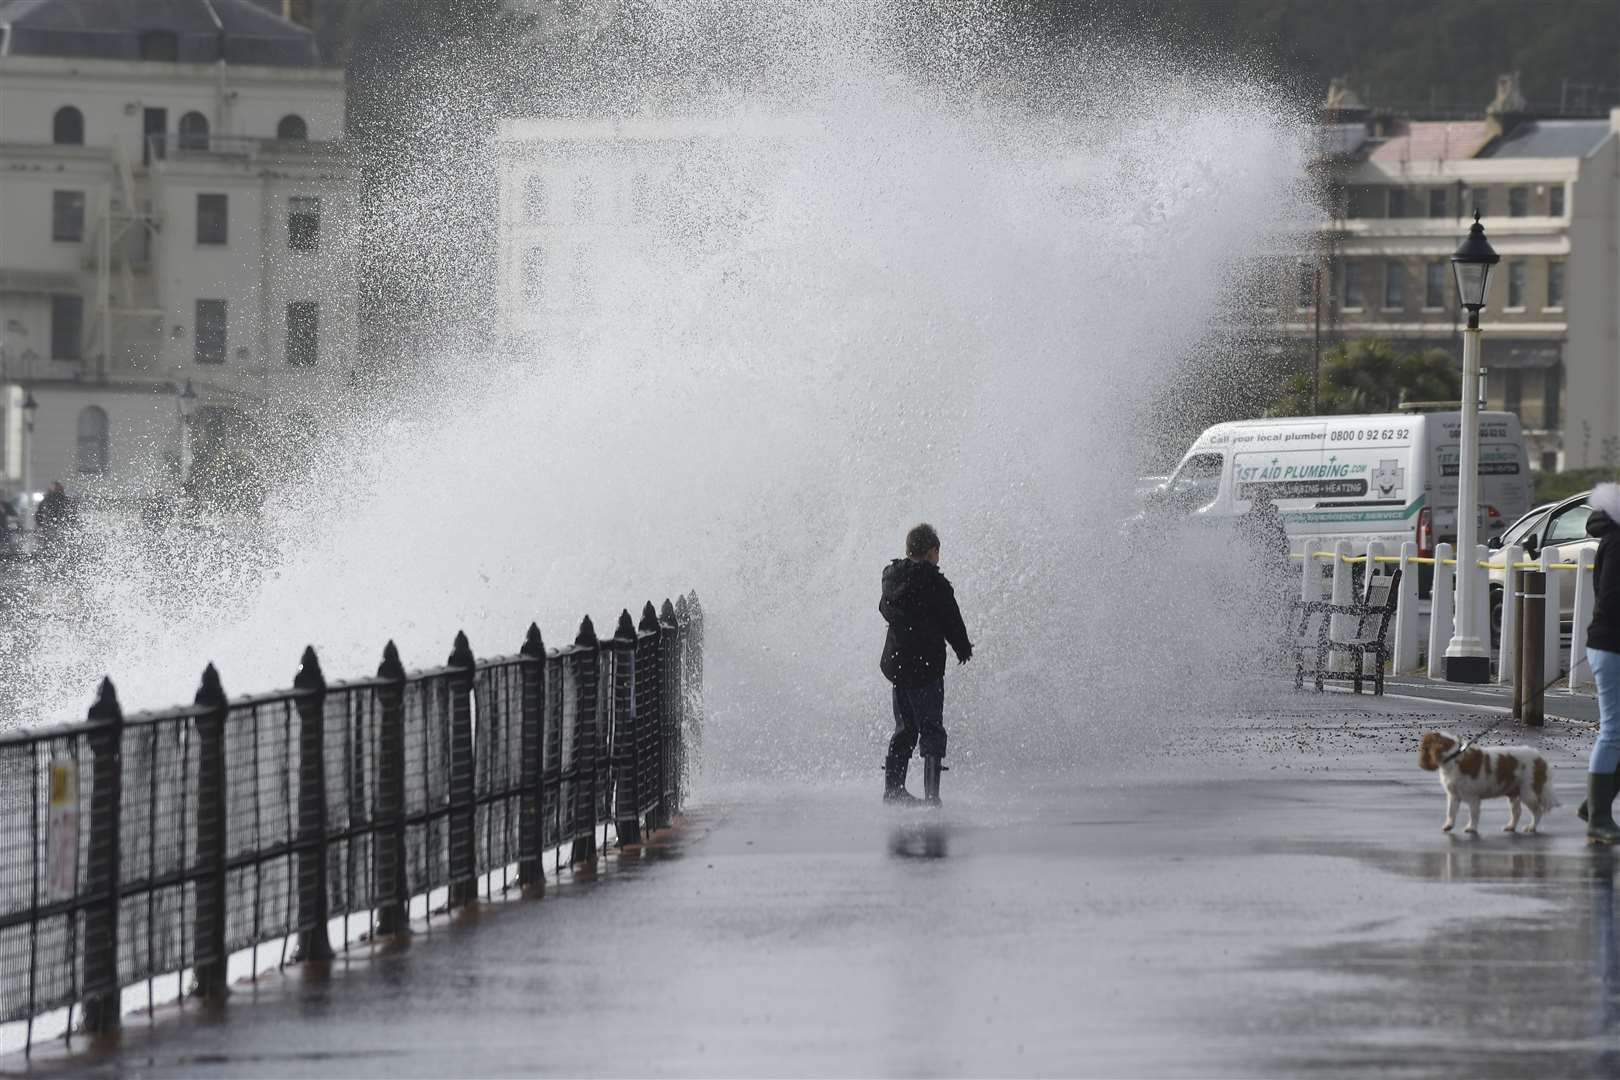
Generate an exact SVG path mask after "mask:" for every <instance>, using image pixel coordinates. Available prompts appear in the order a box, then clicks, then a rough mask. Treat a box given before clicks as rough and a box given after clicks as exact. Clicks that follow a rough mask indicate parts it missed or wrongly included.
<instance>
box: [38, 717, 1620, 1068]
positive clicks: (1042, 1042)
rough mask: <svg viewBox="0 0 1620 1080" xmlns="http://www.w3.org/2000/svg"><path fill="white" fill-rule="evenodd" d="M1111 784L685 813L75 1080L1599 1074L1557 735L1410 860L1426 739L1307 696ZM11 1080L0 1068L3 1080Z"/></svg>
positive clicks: (1594, 887)
mask: <svg viewBox="0 0 1620 1080" xmlns="http://www.w3.org/2000/svg"><path fill="white" fill-rule="evenodd" d="M1278 701H1279V703H1280V704H1279V707H1278V708H1276V709H1271V710H1268V711H1265V712H1264V713H1263V714H1259V715H1255V716H1250V717H1240V718H1239V719H1237V720H1234V721H1231V722H1229V723H1222V724H1219V725H1212V726H1211V727H1209V728H1207V729H1203V730H1200V731H1198V732H1196V733H1189V736H1188V738H1187V739H1186V740H1185V741H1183V742H1182V744H1181V745H1178V746H1177V747H1175V748H1173V749H1170V748H1166V749H1164V750H1162V751H1161V752H1160V753H1158V754H1157V755H1155V756H1152V757H1150V758H1147V759H1145V760H1141V761H1139V762H1137V763H1135V764H1134V765H1132V764H1128V763H1127V764H1119V763H1115V764H1112V765H1110V766H1109V767H1107V768H1098V769H1095V770H1094V771H1092V772H1091V773H1089V774H1087V773H1077V774H1074V775H1069V776H1063V777H1057V776H1053V777H1049V778H1047V779H1044V780H1042V781H1040V782H1033V783H1030V782H1026V783H1022V784H1020V785H1018V786H1009V785H1007V784H1005V783H1002V782H999V781H995V782H993V781H991V780H989V779H987V778H976V777H974V776H972V775H971V771H970V770H968V769H966V768H958V769H956V770H954V771H953V772H952V773H950V774H947V777H946V781H947V783H946V789H945V792H946V795H947V797H948V799H949V805H948V806H947V807H946V808H945V809H944V810H943V811H938V812H924V811H891V810H885V809H883V808H881V807H879V806H878V805H876V802H875V799H876V795H877V790H876V789H877V783H876V774H875V773H874V782H873V783H872V784H869V785H864V786H861V787H835V788H824V789H811V788H803V789H797V790H792V789H790V790H786V791H784V790H781V789H769V790H765V789H761V790H748V789H743V788H729V789H721V790H717V791H710V792H708V793H706V798H705V799H704V800H703V802H702V804H701V805H700V806H698V807H697V808H696V809H695V811H694V813H693V814H692V815H691V817H690V819H689V821H688V822H687V824H686V826H685V828H684V830H682V831H681V832H680V833H679V835H676V836H673V837H670V838H667V839H665V840H663V841H662V842H660V843H659V844H657V845H655V846H653V847H651V848H649V849H648V850H646V851H643V852H632V853H627V854H625V855H624V856H621V857H619V858H617V859H615V860H611V861H610V864H609V865H608V866H606V867H604V869H603V871H602V873H601V874H600V876H599V879H598V880H595V881H590V882H587V881H576V882H573V883H565V884H564V885H563V886H562V887H560V888H554V889H552V890H551V891H550V893H549V894H548V895H547V896H546V898H545V899H544V900H541V901H539V902H532V903H513V904H497V905H492V906H489V907H486V908H485V909H483V911H482V912H481V913H480V914H478V915H476V916H473V917H464V918H461V919H459V920H457V921H455V922H450V923H440V924H438V925H437V926H436V927H435V928H434V929H433V931H432V932H431V934H418V935H417V936H416V937H415V938H414V940H412V941H411V943H410V944H409V945H408V946H407V947H404V948H400V949H396V950H393V951H391V952H386V953H379V954H377V955H375V956H369V957H368V956H366V955H364V954H360V955H357V956H355V957H354V959H352V960H351V961H349V962H347V963H345V962H344V961H342V960H340V961H339V962H338V963H337V964H336V965H335V966H334V969H333V972H332V973H331V975H330V977H329V978H328V979H325V980H315V979H309V978H306V977H305V975H303V974H301V973H300V972H299V971H298V969H296V968H292V969H289V971H288V973H287V974H286V975H284V976H271V977H269V978H266V979H262V980H261V981H260V983H259V984H258V986H257V987H253V986H239V987H238V988H237V990H236V993H235V995H234V997H233V1000H232V1001H231V1003H230V1004H229V1006H228V1007H227V1008H226V1009H225V1010H223V1011H222V1012H220V1013H219V1014H217V1015H216V1016H214V1017H208V1016H205V1015H201V1014H200V1011H199V1010H198V1009H197V1008H196V1007H195V1006H191V1007H188V1010H187V1011H188V1015H187V1016H185V1017H181V1018H178V1019H166V1020H162V1021H160V1022H158V1023H156V1024H149V1023H148V1022H147V1020H146V1019H145V1018H142V1017H130V1018H128V1019H127V1025H128V1031H127V1034H126V1035H125V1037H124V1042H123V1046H122V1049H121V1050H120V1051H119V1052H117V1053H115V1054H113V1055H111V1056H104V1057H100V1058H87V1057H78V1058H73V1059H69V1060H63V1059H62V1058H61V1057H60V1055H56V1056H55V1057H54V1060H53V1061H45V1062H41V1063H40V1064H38V1065H36V1071H37V1072H41V1073H44V1074H47V1075H49V1074H61V1073H63V1072H65V1071H68V1070H71V1071H72V1072H73V1073H75V1074H78V1075H84V1074H87V1073H88V1074H90V1075H97V1076H193V1077H246V1076H337V1075H343V1076H357V1077H359V1076H365V1077H369V1076H387V1077H414V1076H446V1075H455V1076H498V1075H500V1076H504V1075H539V1074H544V1075H562V1076H580V1075H612V1076H625V1075H631V1076H635V1075H677V1076H777V1075H782V1076H846V1075H848V1076H854V1075H905V1076H912V1075H935V1074H938V1075H995V1076H1002V1075H1078V1076H1092V1075H1095V1076H1225V1075H1242V1076H1253V1075H1275V1076H1301V1075H1305V1076H1309V1075H1334V1076H1339V1075H1378V1076H1526V1075H1536V1076H1572V1075H1583V1076H1590V1075H1610V1074H1615V1073H1620V957H1617V938H1616V918H1617V912H1616V901H1615V887H1614V882H1615V873H1616V861H1615V859H1613V858H1612V857H1609V856H1606V855H1597V854H1593V853H1590V852H1589V851H1588V850H1587V849H1586V848H1585V847H1584V843H1583V834H1582V832H1581V830H1580V827H1579V822H1577V821H1576V819H1575V818H1574V815H1573V807H1574V804H1575V803H1576V802H1578V801H1579V799H1580V797H1581V792H1580V791H1579V790H1578V785H1579V784H1580V783H1581V781H1582V779H1583V769H1584V766H1583V765H1582V764H1581V757H1580V754H1581V751H1582V749H1583V748H1584V746H1585V744H1586V740H1587V739H1588V738H1589V735H1588V733H1587V732H1586V731H1585V730H1584V729H1583V728H1577V727H1573V726H1570V725H1562V724H1552V725H1549V727H1548V728H1546V729H1545V734H1538V735H1535V736H1531V737H1529V738H1527V739H1522V740H1521V737H1520V735H1519V733H1517V732H1513V731H1509V732H1504V733H1500V737H1499V738H1498V737H1493V739H1492V740H1490V741H1495V742H1517V741H1531V742H1538V743H1540V745H1541V746H1542V747H1543V750H1544V752H1545V753H1546V754H1547V755H1548V757H1549V758H1550V759H1551V760H1552V761H1553V763H1554V766H1555V769H1556V776H1557V782H1558V786H1559V791H1560V794H1561V796H1562V798H1563V799H1564V801H1565V803H1566V804H1567V805H1566V806H1565V807H1563V808H1561V809H1560V810H1557V811H1555V812H1554V814H1553V815H1552V817H1551V819H1550V822H1549V825H1548V828H1547V831H1546V833H1545V834H1544V835H1541V836H1534V837H1531V836H1509V835H1504V834H1502V833H1500V832H1498V831H1497V830H1498V829H1500V827H1501V825H1502V824H1503V823H1504V822H1505V820H1506V804H1505V803H1504V802H1501V801H1498V802H1495V803H1487V804H1486V810H1485V826H1486V828H1485V831H1484V832H1483V833H1482V834H1481V835H1480V836H1479V837H1477V838H1476V837H1468V836H1461V835H1458V836H1446V835H1442V834H1441V833H1440V831H1439V824H1440V820H1441V817H1442V811H1443V800H1442V797H1441V794H1440V791H1439V786H1438V783H1437V782H1436V780H1435V778H1434V777H1433V776H1432V775H1431V774H1427V773H1422V772H1420V771H1419V770H1418V769H1417V767H1416V762H1415V746H1416V741H1417V737H1418V735H1419V734H1420V733H1421V732H1422V731H1423V730H1424V729H1425V728H1426V727H1429V726H1448V727H1451V728H1453V729H1454V730H1463V731H1466V730H1472V728H1473V725H1474V724H1476V723H1477V722H1478V720H1479V717H1480V714H1478V713H1471V714H1459V713H1447V712H1446V711H1445V710H1444V709H1443V707H1440V706H1429V705H1424V704H1418V703H1413V702H1402V701H1395V700H1388V701H1386V702H1385V703H1383V704H1382V705H1378V706H1372V707H1370V708H1369V706H1368V703H1367V701H1366V699H1362V700H1360V701H1352V700H1351V699H1348V698H1345V697H1342V696H1333V695H1329V696H1327V697H1323V698H1318V697H1314V696H1305V697H1292V696H1284V697H1279V698H1278ZM19 1064H20V1062H18V1061H16V1060H11V1061H8V1062H6V1065H8V1066H10V1067H16V1066H18V1065H19Z"/></svg>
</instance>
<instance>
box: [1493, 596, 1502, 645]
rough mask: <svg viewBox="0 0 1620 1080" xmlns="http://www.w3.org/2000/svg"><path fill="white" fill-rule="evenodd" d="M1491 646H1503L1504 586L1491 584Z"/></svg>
mask: <svg viewBox="0 0 1620 1080" xmlns="http://www.w3.org/2000/svg"><path fill="white" fill-rule="evenodd" d="M1491 646H1492V648H1501V646H1502V586H1500V585H1492V586H1491Z"/></svg>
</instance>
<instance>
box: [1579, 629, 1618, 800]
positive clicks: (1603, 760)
mask: <svg viewBox="0 0 1620 1080" xmlns="http://www.w3.org/2000/svg"><path fill="white" fill-rule="evenodd" d="M1586 663H1587V664H1588V665H1589V666H1590V667H1591V669H1592V679H1593V681H1594V682H1596V683H1597V692H1598V737H1597V742H1595V743H1593V744H1592V757H1591V759H1590V760H1589V761H1588V762H1587V764H1586V771H1587V772H1594V773H1606V772H1614V770H1615V767H1616V766H1620V653H1612V652H1608V651H1606V650H1604V649H1594V648H1592V647H1591V646H1587V649H1586Z"/></svg>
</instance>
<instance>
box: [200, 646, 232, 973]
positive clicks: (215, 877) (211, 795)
mask: <svg viewBox="0 0 1620 1080" xmlns="http://www.w3.org/2000/svg"><path fill="white" fill-rule="evenodd" d="M196 703H197V705H198V707H200V708H202V709H206V710H207V711H206V712H204V713H202V714H201V715H199V716H198V717H197V719H196V730H197V860H196V864H197V911H196V931H195V933H196V937H195V939H194V940H195V942H196V957H197V963H196V984H197V990H196V992H197V994H198V995H199V996H201V997H204V998H209V999H214V1000H218V999H221V998H223V997H224V996H225V994H226V992H227V988H228V985H229V983H228V979H227V975H226V970H225V969H226V962H227V961H228V960H229V959H230V958H229V956H228V955H227V954H226V952H225V904H226V897H225V840H226V835H227V833H226V827H227V826H226V821H225V815H226V811H227V807H228V806H229V801H228V800H227V799H226V791H225V782H226V771H225V716H226V713H227V711H228V706H227V704H226V701H225V688H224V687H223V686H221V685H220V683H219V672H218V671H217V670H215V668H214V665H213V664H209V665H208V666H207V667H206V668H204V669H203V675H202V685H201V686H199V687H198V688H197V697H196Z"/></svg>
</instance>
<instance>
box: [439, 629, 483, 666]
mask: <svg viewBox="0 0 1620 1080" xmlns="http://www.w3.org/2000/svg"><path fill="white" fill-rule="evenodd" d="M446 663H448V664H449V665H450V666H451V667H464V668H470V667H475V666H476V665H477V663H478V661H477V660H476V659H474V657H473V652H472V645H471V644H470V643H469V642H468V641H467V631H465V630H457V631H456V643H455V647H454V648H453V649H452V650H451V651H450V659H449V660H447V661H446Z"/></svg>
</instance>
